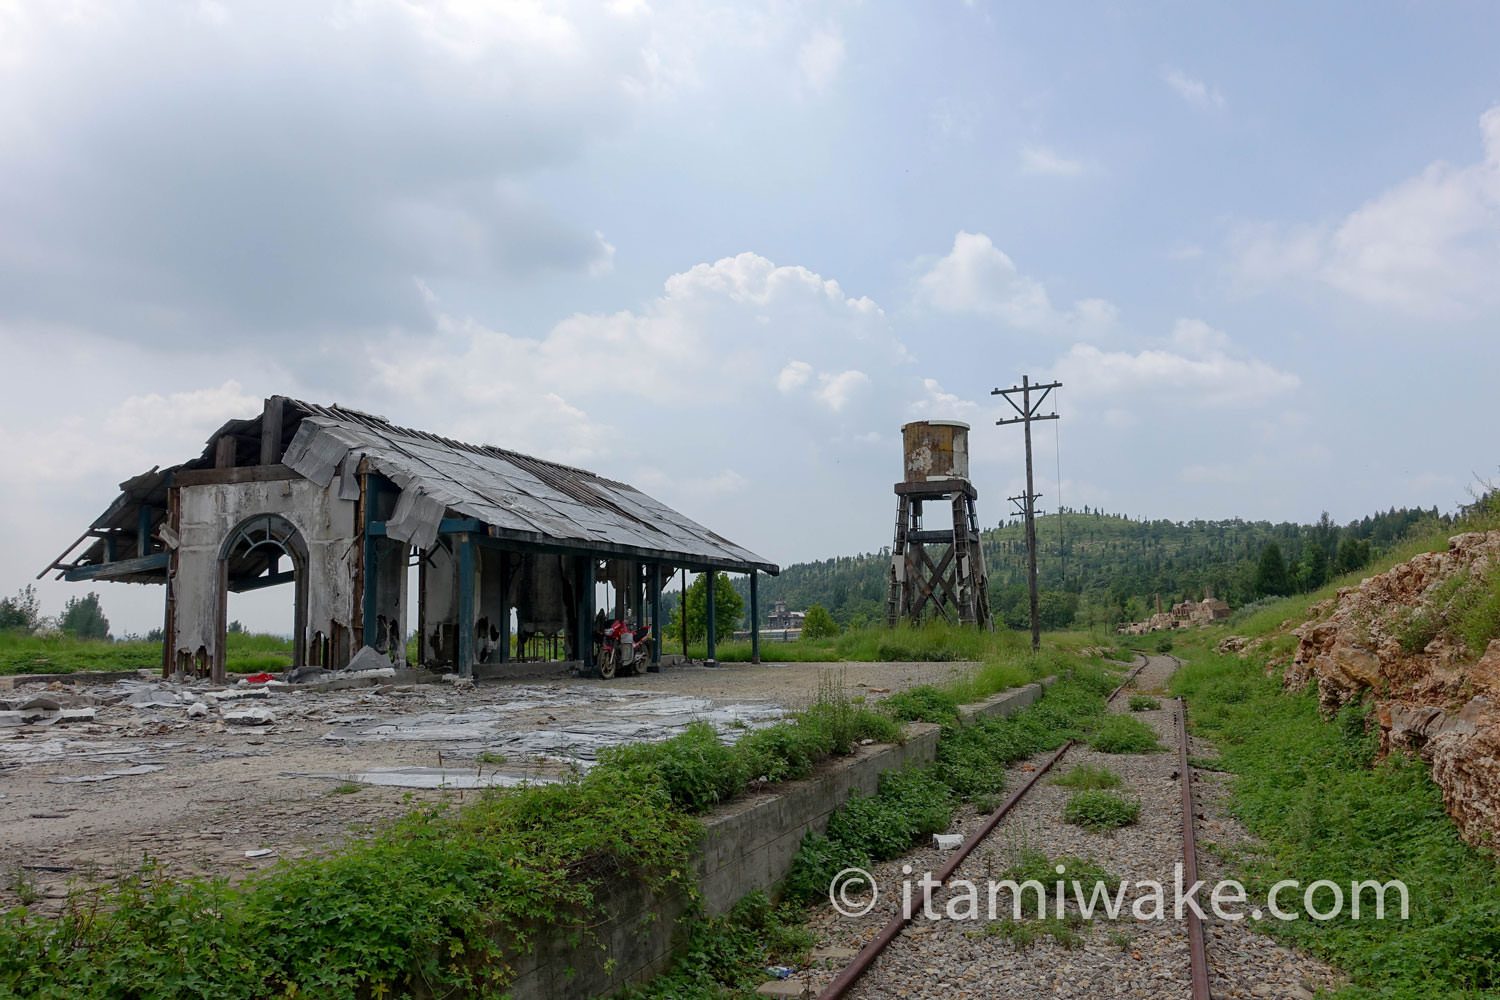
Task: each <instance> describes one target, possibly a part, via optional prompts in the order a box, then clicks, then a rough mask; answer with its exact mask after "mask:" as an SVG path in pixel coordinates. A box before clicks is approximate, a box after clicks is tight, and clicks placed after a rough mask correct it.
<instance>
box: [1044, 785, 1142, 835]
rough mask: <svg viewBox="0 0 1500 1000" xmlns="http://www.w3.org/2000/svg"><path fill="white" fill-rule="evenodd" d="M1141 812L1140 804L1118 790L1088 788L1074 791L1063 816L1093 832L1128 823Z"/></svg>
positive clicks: (1066, 819) (1138, 816)
mask: <svg viewBox="0 0 1500 1000" xmlns="http://www.w3.org/2000/svg"><path fill="white" fill-rule="evenodd" d="M1140 815H1141V804H1140V802H1138V801H1136V800H1135V799H1127V798H1125V796H1123V795H1121V794H1120V793H1119V792H1109V791H1105V790H1104V789H1102V788H1085V789H1083V790H1082V791H1078V792H1074V793H1073V795H1072V796H1071V797H1070V798H1069V799H1068V803H1067V805H1065V806H1064V807H1063V819H1064V820H1065V821H1067V822H1069V823H1072V824H1073V825H1075V826H1081V827H1083V828H1084V829H1085V830H1090V831H1093V832H1094V833H1103V832H1104V831H1106V830H1115V829H1118V828H1120V827H1122V826H1129V825H1130V824H1131V823H1134V822H1135V821H1136V820H1137V819H1139V818H1140Z"/></svg>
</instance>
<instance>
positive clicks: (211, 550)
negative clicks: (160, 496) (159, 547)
mask: <svg viewBox="0 0 1500 1000" xmlns="http://www.w3.org/2000/svg"><path fill="white" fill-rule="evenodd" d="M337 482H338V480H337V479H335V480H334V483H335V484H337ZM178 495H179V498H180V502H181V515H182V516H181V525H180V531H179V536H178V537H179V539H180V541H179V545H178V549H177V576H176V579H175V581H174V582H175V586H176V596H177V618H176V621H177V624H176V633H177V634H176V638H175V640H174V641H173V648H174V649H176V650H186V651H188V652H189V653H192V652H195V651H196V650H197V649H198V647H200V646H202V647H203V648H204V649H206V650H207V651H208V653H209V654H210V656H212V655H213V654H214V653H215V652H216V648H215V647H216V646H217V645H218V615H219V549H220V548H221V547H222V546H223V544H224V540H225V539H226V538H227V537H229V533H230V532H231V531H233V530H234V529H235V528H236V527H237V526H238V525H239V524H240V523H241V522H242V521H244V520H245V519H246V518H249V517H254V516H256V515H258V514H279V515H281V516H282V517H284V518H286V519H287V520H288V521H290V522H291V523H292V524H293V525H295V526H296V528H297V530H298V531H299V532H300V533H301V534H302V539H303V541H304V542H305V543H306V544H307V555H308V575H307V588H308V591H307V594H308V600H307V630H308V634H307V636H304V638H310V637H311V636H312V634H313V633H314V632H323V633H325V634H327V633H329V632H330V631H331V627H330V626H331V624H332V623H334V622H337V623H339V624H341V625H344V626H345V627H348V626H350V624H351V623H352V622H353V621H354V602H355V599H356V595H355V593H354V572H355V569H356V567H357V565H358V561H359V555H360V554H359V551H358V545H357V542H356V540H355V525H354V520H355V518H354V514H355V506H356V505H355V503H354V501H352V500H340V499H339V498H338V493H337V490H336V488H334V489H323V488H321V487H319V486H317V485H316V484H314V483H312V482H311V481H309V480H306V479H288V480H282V481H279V482H271V483H220V484H214V485H207V486H182V487H179V489H178Z"/></svg>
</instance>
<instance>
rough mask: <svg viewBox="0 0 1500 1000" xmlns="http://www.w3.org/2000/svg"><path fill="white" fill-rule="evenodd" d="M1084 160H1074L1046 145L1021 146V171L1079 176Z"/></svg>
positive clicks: (1044, 174)
mask: <svg viewBox="0 0 1500 1000" xmlns="http://www.w3.org/2000/svg"><path fill="white" fill-rule="evenodd" d="M1083 170H1084V167H1083V161H1082V160H1072V159H1069V158H1068V157H1066V156H1063V155H1062V154H1061V153H1058V152H1057V151H1056V150H1053V149H1049V148H1048V147H1046V146H1022V147H1021V173H1023V174H1040V175H1043V176H1048V177H1077V176H1078V175H1079V174H1081V173H1083Z"/></svg>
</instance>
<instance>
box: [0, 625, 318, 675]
mask: <svg viewBox="0 0 1500 1000" xmlns="http://www.w3.org/2000/svg"><path fill="white" fill-rule="evenodd" d="M291 665H292V641H291V640H290V639H283V638H281V637H280V636H275V635H262V634H258V633H247V632H231V633H229V636H228V648H227V651H226V653H225V666H226V667H227V669H228V670H229V672H230V673H236V674H254V673H259V672H261V671H268V672H271V673H275V672H277V671H281V670H285V669H287V668H288V667H290V666H291ZM78 670H156V671H159V670H161V643H159V642H146V641H145V640H143V639H131V640H123V641H119V642H110V641H108V640H105V639H74V638H71V637H69V636H45V637H44V636H35V635H20V634H18V633H15V632H0V675H4V674H70V673H73V672H75V671H78Z"/></svg>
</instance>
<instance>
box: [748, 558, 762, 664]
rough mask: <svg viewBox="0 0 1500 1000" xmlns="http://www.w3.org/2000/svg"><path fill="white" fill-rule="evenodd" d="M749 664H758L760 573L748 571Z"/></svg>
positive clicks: (752, 570)
mask: <svg viewBox="0 0 1500 1000" xmlns="http://www.w3.org/2000/svg"><path fill="white" fill-rule="evenodd" d="M750 662H751V663H759V662H760V573H759V572H757V571H756V570H754V569H751V570H750Z"/></svg>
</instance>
